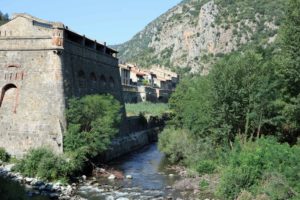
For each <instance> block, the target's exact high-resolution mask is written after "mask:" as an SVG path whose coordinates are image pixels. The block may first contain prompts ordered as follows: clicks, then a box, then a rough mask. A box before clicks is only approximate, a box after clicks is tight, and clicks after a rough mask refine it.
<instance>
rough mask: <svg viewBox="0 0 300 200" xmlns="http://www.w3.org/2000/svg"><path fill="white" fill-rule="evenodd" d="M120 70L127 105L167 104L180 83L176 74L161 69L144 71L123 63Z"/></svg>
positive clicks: (154, 68)
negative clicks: (139, 103)
mask: <svg viewBox="0 0 300 200" xmlns="http://www.w3.org/2000/svg"><path fill="white" fill-rule="evenodd" d="M119 68H120V76H121V79H122V87H123V94H124V101H125V102H126V103H137V102H144V101H151V102H167V101H168V99H169V97H170V95H171V93H172V92H173V91H174V90H175V87H176V85H177V83H178V82H179V77H178V75H177V74H176V73H175V72H172V71H170V70H167V69H164V68H160V67H152V68H151V69H142V68H139V67H138V66H136V65H133V64H128V63H123V64H119Z"/></svg>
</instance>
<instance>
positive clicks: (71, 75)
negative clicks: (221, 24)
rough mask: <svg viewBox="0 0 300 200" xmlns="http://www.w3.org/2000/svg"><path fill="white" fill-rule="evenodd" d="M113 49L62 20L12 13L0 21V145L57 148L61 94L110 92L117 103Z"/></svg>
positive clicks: (62, 125) (17, 151)
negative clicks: (4, 21) (6, 18)
mask: <svg viewBox="0 0 300 200" xmlns="http://www.w3.org/2000/svg"><path fill="white" fill-rule="evenodd" d="M116 54H117V52H116V51H115V50H113V49H111V48H109V47H107V46H106V45H105V44H100V43H98V42H97V41H95V40H91V39H89V38H87V37H85V36H84V35H80V34H78V33H75V32H73V31H71V30H70V29H69V28H68V27H67V26H65V25H64V24H62V23H53V22H49V21H45V20H41V19H37V18H35V17H32V16H30V15H27V14H17V15H15V16H14V17H13V18H12V20H11V21H10V22H8V23H6V24H4V25H2V26H1V27H0V90H1V93H0V94H1V96H0V127H1V128H0V147H4V148H5V149H6V150H7V151H8V152H9V153H10V154H12V155H16V156H22V155H23V154H24V153H25V152H27V151H28V150H29V149H30V148H33V147H39V146H48V147H50V148H52V149H53V150H54V151H56V152H62V151H63V148H62V147H63V132H64V131H65V129H66V120H65V108H66V102H67V99H68V98H70V97H73V96H76V97H80V96H83V95H87V94H96V93H97V94H98V93H110V94H112V95H114V96H115V97H116V98H117V99H118V100H119V101H120V102H121V103H122V104H123V96H122V88H121V79H120V75H119V68H118V59H117V58H116Z"/></svg>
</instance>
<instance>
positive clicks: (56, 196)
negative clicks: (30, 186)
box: [49, 193, 59, 199]
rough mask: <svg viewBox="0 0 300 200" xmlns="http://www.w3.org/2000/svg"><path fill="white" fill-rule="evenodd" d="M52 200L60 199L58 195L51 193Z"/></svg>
mask: <svg viewBox="0 0 300 200" xmlns="http://www.w3.org/2000/svg"><path fill="white" fill-rule="evenodd" d="M49 197H50V199H57V198H58V197H59V194H58V193H50V194H49Z"/></svg>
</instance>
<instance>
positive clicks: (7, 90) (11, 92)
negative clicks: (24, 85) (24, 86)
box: [0, 84, 18, 113]
mask: <svg viewBox="0 0 300 200" xmlns="http://www.w3.org/2000/svg"><path fill="white" fill-rule="evenodd" d="M17 99H18V88H17V86H15V85H14V84H7V85H6V86H4V87H3V88H2V90H1V97H0V108H1V110H7V111H9V110H12V111H13V112H14V113H16V111H17Z"/></svg>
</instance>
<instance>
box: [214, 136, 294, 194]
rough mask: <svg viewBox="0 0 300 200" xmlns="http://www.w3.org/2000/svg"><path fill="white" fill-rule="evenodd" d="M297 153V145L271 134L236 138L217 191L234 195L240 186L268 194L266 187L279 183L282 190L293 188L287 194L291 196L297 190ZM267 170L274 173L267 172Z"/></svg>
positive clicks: (254, 191)
mask: <svg viewBox="0 0 300 200" xmlns="http://www.w3.org/2000/svg"><path fill="white" fill-rule="evenodd" d="M299 155H300V148H299V147H298V146H294V147H290V146H289V145H288V144H280V143H278V142H276V141H275V139H271V138H262V139H258V140H257V141H255V142H245V143H242V142H240V141H237V142H236V143H235V146H234V149H233V150H232V151H231V152H230V155H229V164H228V166H227V167H226V168H225V169H224V170H223V172H222V174H221V176H222V179H221V183H220V185H219V186H218V194H219V195H220V196H222V197H225V198H226V199H236V198H237V196H238V195H239V193H240V192H241V191H242V190H247V191H250V192H252V193H254V194H256V193H268V194H269V193H270V192H268V191H272V190H276V187H278V186H279V185H281V189H283V190H284V191H292V190H294V191H295V192H294V193H290V194H289V195H290V196H293V195H295V194H296V193H299V192H300V183H299V179H300V174H299V171H300V165H299V163H300V157H299ZM270 173H271V174H274V173H275V174H277V175H276V176H274V175H273V176H266V174H270ZM274 177H275V178H274ZM276 177H277V178H276ZM278 177H279V178H280V179H279V178H278ZM291 188H292V189H291ZM262 189H264V190H262ZM282 194H283V192H279V193H278V194H275V193H274V194H272V195H271V196H274V195H276V196H278V197H280V196H283V195H282ZM272 199H273V198H272ZM274 199H276V198H274ZM279 199H281V198H279Z"/></svg>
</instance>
